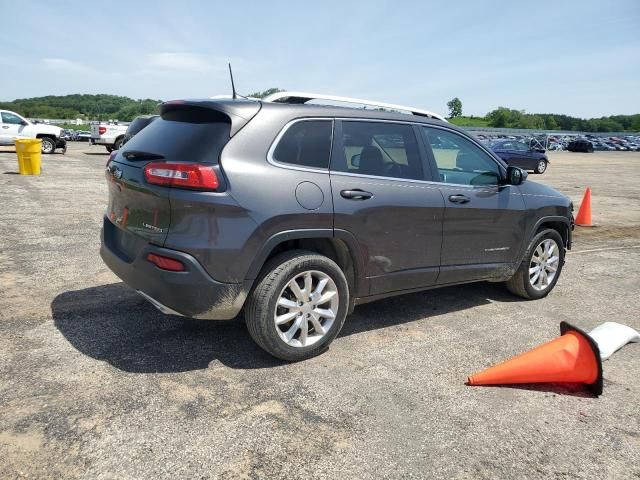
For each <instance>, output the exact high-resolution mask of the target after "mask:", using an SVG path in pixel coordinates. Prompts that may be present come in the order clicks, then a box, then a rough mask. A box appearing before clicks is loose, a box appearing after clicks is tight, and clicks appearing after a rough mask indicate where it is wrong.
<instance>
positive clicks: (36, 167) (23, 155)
mask: <svg viewBox="0 0 640 480" xmlns="http://www.w3.org/2000/svg"><path fill="white" fill-rule="evenodd" d="M41 148H42V140H40V139H39V138H19V139H17V140H16V153H17V154H18V171H19V172H20V175H40V164H41V161H42V158H41V153H40V151H41Z"/></svg>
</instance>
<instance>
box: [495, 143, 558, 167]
mask: <svg viewBox="0 0 640 480" xmlns="http://www.w3.org/2000/svg"><path fill="white" fill-rule="evenodd" d="M491 150H493V151H494V152H495V153H497V154H498V156H499V157H500V158H502V159H503V160H504V161H505V162H507V164H508V165H513V166H514V167H520V168H522V169H523V170H530V171H534V172H535V173H544V172H546V171H547V166H548V165H549V158H548V157H547V155H546V154H545V151H544V150H541V149H534V148H532V147H530V146H529V145H527V144H526V143H523V142H518V141H515V140H506V141H500V142H495V143H494V144H493V145H491Z"/></svg>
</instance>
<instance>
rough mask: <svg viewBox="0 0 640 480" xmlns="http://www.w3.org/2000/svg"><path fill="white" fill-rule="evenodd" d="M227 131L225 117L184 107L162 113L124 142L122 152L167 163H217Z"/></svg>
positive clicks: (210, 111)
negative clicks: (160, 159)
mask: <svg viewBox="0 0 640 480" xmlns="http://www.w3.org/2000/svg"><path fill="white" fill-rule="evenodd" d="M230 132H231V122H230V120H229V117H227V116H226V115H224V114H222V113H220V112H216V111H213V110H209V109H204V108H198V107H190V106H185V107H182V108H176V109H174V110H171V111H169V112H165V113H163V114H162V117H160V118H158V119H157V120H155V121H153V122H152V123H151V124H150V125H149V126H148V127H146V128H144V129H143V130H142V131H141V132H140V133H138V134H137V135H136V136H135V137H133V138H132V139H131V140H130V141H129V142H127V143H126V144H125V146H124V148H123V152H122V153H123V154H125V155H126V153H127V152H144V153H146V154H153V155H159V156H162V157H164V158H163V159H164V160H167V161H185V162H196V163H210V164H217V163H218V159H219V158H220V152H221V151H222V149H223V147H224V146H225V144H226V143H227V142H228V141H229V134H230Z"/></svg>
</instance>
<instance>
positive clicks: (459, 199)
mask: <svg viewBox="0 0 640 480" xmlns="http://www.w3.org/2000/svg"><path fill="white" fill-rule="evenodd" d="M449 201H450V202H453V203H469V202H470V201H471V199H470V198H469V197H467V196H466V195H449Z"/></svg>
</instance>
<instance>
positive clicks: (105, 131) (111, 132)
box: [91, 122, 127, 153]
mask: <svg viewBox="0 0 640 480" xmlns="http://www.w3.org/2000/svg"><path fill="white" fill-rule="evenodd" d="M126 131H127V126H126V125H120V124H119V123H113V122H109V123H105V122H101V123H93V124H91V144H92V145H104V146H105V148H106V149H107V152H109V153H111V152H112V151H114V150H118V149H119V148H120V146H121V145H122V142H123V141H124V134H125V132H126Z"/></svg>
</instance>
